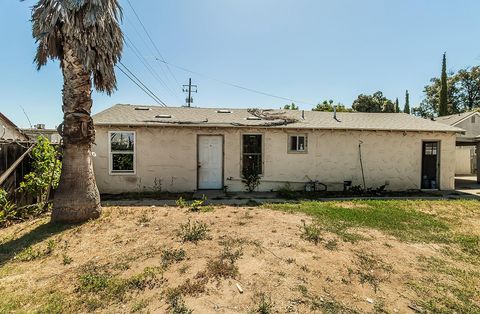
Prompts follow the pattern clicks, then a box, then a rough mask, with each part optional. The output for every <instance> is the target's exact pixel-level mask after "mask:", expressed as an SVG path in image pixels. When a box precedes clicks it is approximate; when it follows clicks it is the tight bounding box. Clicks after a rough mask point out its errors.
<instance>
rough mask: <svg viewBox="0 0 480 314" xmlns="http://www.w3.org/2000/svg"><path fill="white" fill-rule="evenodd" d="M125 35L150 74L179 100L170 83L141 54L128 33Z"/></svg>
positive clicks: (127, 44)
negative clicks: (169, 85)
mask: <svg viewBox="0 0 480 314" xmlns="http://www.w3.org/2000/svg"><path fill="white" fill-rule="evenodd" d="M124 36H125V39H126V40H125V45H126V46H127V47H128V48H130V49H131V50H132V52H133V54H134V55H135V56H136V57H137V59H138V60H139V61H140V62H141V63H142V64H143V65H144V66H145V68H147V70H148V71H149V72H150V74H151V75H152V76H153V77H154V78H155V79H156V80H157V81H158V82H159V83H160V84H161V85H162V86H163V87H164V88H165V89H166V90H167V91H168V92H169V93H170V94H171V95H172V96H173V97H175V98H177V100H179V98H178V96H177V95H176V94H175V93H174V92H173V91H172V90H171V89H170V88H169V87H168V85H167V84H166V83H165V82H164V81H163V80H162V78H161V77H160V75H159V74H158V73H157V71H155V69H154V68H153V67H152V66H151V64H150V63H149V62H148V60H147V59H146V58H145V57H144V56H143V55H142V54H141V52H140V50H139V49H138V48H137V46H136V45H135V43H134V42H133V41H132V40H131V39H130V38H129V36H128V35H127V34H124Z"/></svg>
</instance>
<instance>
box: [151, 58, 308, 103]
mask: <svg viewBox="0 0 480 314" xmlns="http://www.w3.org/2000/svg"><path fill="white" fill-rule="evenodd" d="M155 60H157V61H158V62H162V63H165V64H168V65H171V66H172V67H175V68H177V69H179V70H181V71H184V72H188V73H191V74H195V75H198V76H202V77H204V78H207V79H209V80H212V81H215V82H218V83H222V84H225V85H228V86H232V87H235V88H239V89H243V90H246V91H249V92H252V93H256V94H260V95H264V96H268V97H272V98H277V99H282V100H287V101H291V102H296V103H301V104H306V105H311V106H315V104H313V103H312V102H308V101H303V100H298V99H297V100H295V99H292V98H288V97H283V96H277V95H274V94H271V93H267V92H263V91H260V90H256V89H253V88H249V87H245V86H241V85H238V84H235V83H230V82H227V81H224V80H220V79H217V78H214V77H211V76H208V75H206V74H202V73H200V72H196V71H192V70H189V69H187V68H184V67H182V66H179V65H175V64H173V63H169V62H167V61H165V60H160V59H158V58H155Z"/></svg>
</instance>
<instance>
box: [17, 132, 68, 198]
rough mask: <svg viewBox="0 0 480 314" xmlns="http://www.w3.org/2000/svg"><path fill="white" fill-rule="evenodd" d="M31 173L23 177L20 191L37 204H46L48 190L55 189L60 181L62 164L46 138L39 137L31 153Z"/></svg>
mask: <svg viewBox="0 0 480 314" xmlns="http://www.w3.org/2000/svg"><path fill="white" fill-rule="evenodd" d="M31 155H32V158H33V162H32V169H33V170H32V172H30V173H28V174H27V175H25V177H24V178H23V182H21V183H20V190H21V191H25V192H27V193H29V194H30V195H32V196H33V197H36V198H37V203H44V202H48V199H47V198H48V189H49V188H50V186H51V187H52V188H56V187H57V186H58V183H59V181H60V173H61V171H62V163H61V162H60V161H59V160H58V153H57V151H56V149H55V147H53V146H52V145H51V144H50V142H49V141H48V139H47V138H45V137H43V136H39V137H38V139H37V143H35V147H34V148H33V149H32V152H31Z"/></svg>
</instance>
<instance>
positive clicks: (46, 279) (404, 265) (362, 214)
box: [0, 201, 480, 313]
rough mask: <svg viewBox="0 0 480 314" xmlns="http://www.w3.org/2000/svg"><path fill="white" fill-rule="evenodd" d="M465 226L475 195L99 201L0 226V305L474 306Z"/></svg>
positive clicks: (474, 270)
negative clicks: (271, 201) (90, 215)
mask: <svg viewBox="0 0 480 314" xmlns="http://www.w3.org/2000/svg"><path fill="white" fill-rule="evenodd" d="M268 207H272V208H274V209H275V210H269V209H268ZM201 211H203V210H201ZM196 219H198V220H201V221H196ZM179 226H180V227H179ZM479 236H480V205H479V203H478V202H476V201H474V202H472V201H430V202H429V201H357V202H327V203H315V202H306V203H300V204H279V205H268V206H263V207H242V206H239V207H230V206H222V207H216V208H215V210H214V211H210V212H202V213H199V212H198V211H190V210H185V209H181V208H179V207H177V206H174V207H106V208H104V214H103V215H102V217H101V218H100V219H97V220H95V221H91V222H87V223H85V224H82V225H77V226H58V225H54V224H50V223H48V217H44V218H39V219H34V220H30V221H25V222H21V223H18V224H15V225H12V226H9V227H7V228H3V229H0V295H1V296H2V297H1V298H0V313H79V312H80V313H87V312H99V313H118V312H122V313H129V312H131V313H192V312H195V313H212V312H239V313H395V312H398V313H409V312H411V311H412V310H411V309H410V308H409V306H411V307H413V308H416V309H418V310H421V311H422V310H423V311H425V312H430V313H455V312H456V313H480V291H479V289H478V287H479V286H480V271H479V269H480V268H479V267H480V254H479V253H480V251H479V250H480V248H479ZM179 240H180V241H179ZM342 240H345V241H342ZM237 284H238V285H240V286H241V289H242V291H243V293H241V292H240V289H239V288H238V287H237ZM262 295H263V297H262Z"/></svg>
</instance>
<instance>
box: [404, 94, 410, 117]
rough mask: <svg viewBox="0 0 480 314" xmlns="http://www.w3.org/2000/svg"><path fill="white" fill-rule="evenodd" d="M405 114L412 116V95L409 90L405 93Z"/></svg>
mask: <svg viewBox="0 0 480 314" xmlns="http://www.w3.org/2000/svg"><path fill="white" fill-rule="evenodd" d="M403 112H404V113H408V114H410V94H409V93H408V90H406V91H405V107H404V108H403Z"/></svg>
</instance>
